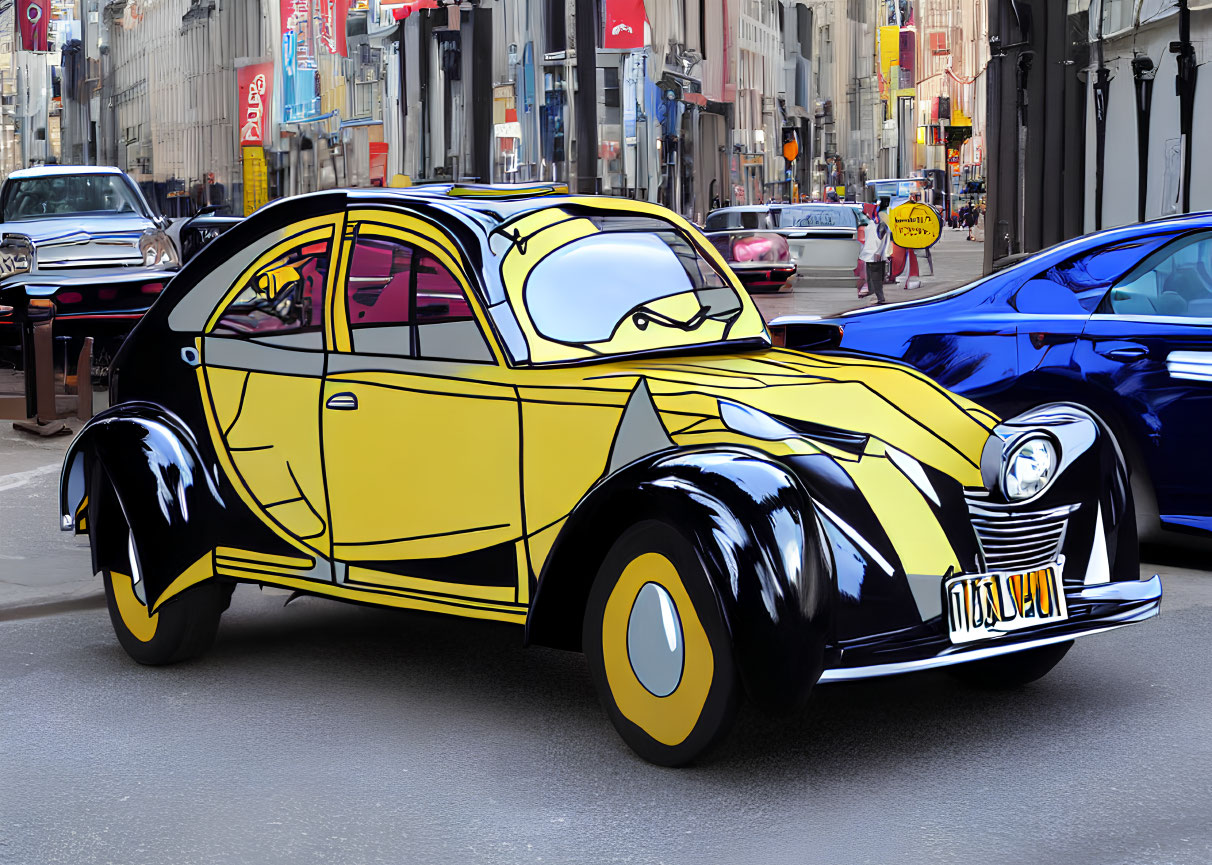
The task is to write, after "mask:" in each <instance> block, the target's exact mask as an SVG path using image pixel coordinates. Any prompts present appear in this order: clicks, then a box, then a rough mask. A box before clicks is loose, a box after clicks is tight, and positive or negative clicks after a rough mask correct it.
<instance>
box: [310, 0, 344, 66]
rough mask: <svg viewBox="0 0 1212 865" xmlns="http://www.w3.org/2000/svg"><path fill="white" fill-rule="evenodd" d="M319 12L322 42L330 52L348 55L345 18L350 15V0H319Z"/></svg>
mask: <svg viewBox="0 0 1212 865" xmlns="http://www.w3.org/2000/svg"><path fill="white" fill-rule="evenodd" d="M319 12H320V15H319V17H318V19H317V20H318V21H319V23H320V44H322V45H323V46H324V47H325V48H327V49H328V53H329V54H340V55H341V56H342V57H348V56H349V47H348V46H347V45H346V43H345V19H346V18H348V17H349V0H319Z"/></svg>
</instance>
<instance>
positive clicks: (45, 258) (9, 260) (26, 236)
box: [0, 165, 180, 278]
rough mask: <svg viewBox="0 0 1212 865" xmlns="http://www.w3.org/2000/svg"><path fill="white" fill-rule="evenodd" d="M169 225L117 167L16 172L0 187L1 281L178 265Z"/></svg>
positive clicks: (69, 167) (44, 167)
mask: <svg viewBox="0 0 1212 865" xmlns="http://www.w3.org/2000/svg"><path fill="white" fill-rule="evenodd" d="M168 224H169V222H168V220H167V219H165V218H164V217H162V216H157V215H156V214H155V213H153V212H152V209H151V208H150V207H149V206H148V203H147V200H146V199H145V198H144V197H143V193H142V192H141V191H140V189H139V187H138V186H136V185H135V184H134V182H133V181H132V180H131V179H130V178H129V177H127V176H126V174H125V173H123V172H122V171H121V170H119V169H117V168H111V167H104V166H94V165H47V166H43V167H40V168H29V169H23V170H21V171H14V172H13V173H12V174H10V175H9V176H8V179H6V180H5V181H4V186H3V187H0V278H3V277H6V276H11V275H13V274H16V273H47V272H60V273H61V272H63V271H65V270H69V269H74V268H98V267H102V268H109V267H156V268H166V267H167V268H175V267H176V266H177V265H178V264H179V263H180V260H179V256H178V254H177V250H176V247H175V246H174V244H173V242H172V240H171V239H170V238H169V236H168V234H167V233H166V229H167V228H168Z"/></svg>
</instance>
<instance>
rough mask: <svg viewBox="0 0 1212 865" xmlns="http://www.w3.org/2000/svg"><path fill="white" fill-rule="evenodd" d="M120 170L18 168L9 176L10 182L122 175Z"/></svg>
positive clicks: (57, 166) (89, 166) (64, 167)
mask: <svg viewBox="0 0 1212 865" xmlns="http://www.w3.org/2000/svg"><path fill="white" fill-rule="evenodd" d="M122 173H124V172H123V171H122V169H121V168H118V167H116V166H113V165H40V166H38V167H37V168H19V169H17V170H16V171H14V172H13V173H12V174H10V175H9V179H10V180H25V179H27V178H30V177H62V176H64V175H69V174H122Z"/></svg>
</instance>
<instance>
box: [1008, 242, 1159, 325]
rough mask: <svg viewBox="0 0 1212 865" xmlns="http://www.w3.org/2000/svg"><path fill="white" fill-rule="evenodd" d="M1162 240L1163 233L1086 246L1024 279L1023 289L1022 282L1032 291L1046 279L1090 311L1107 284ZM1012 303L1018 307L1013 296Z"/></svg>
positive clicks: (1104, 293) (1100, 299) (1095, 305)
mask: <svg viewBox="0 0 1212 865" xmlns="http://www.w3.org/2000/svg"><path fill="white" fill-rule="evenodd" d="M1163 240H1164V238H1163V237H1156V238H1144V239H1140V240H1132V241H1128V242H1125V243H1116V244H1113V245H1112V246H1100V247H1098V248H1096V249H1092V250H1087V251H1085V252H1082V253H1080V254H1079V255H1075V256H1074V257H1072V258H1070V259H1067V260H1065V261H1063V262H1061V263H1060V264H1056V265H1053V266H1052V267H1050V268H1048V269H1047V270H1045V271H1044V272H1043V273H1041V274H1039V276H1037V277H1035V278H1034V279H1032V280H1028V282H1027V283H1026V284H1025V285H1024V290H1026V285H1031V286H1032V291H1038V290H1039V285H1041V284H1044V285H1046V284H1047V283H1046V282H1044V283H1041V282H1040V281H1041V280H1046V281H1047V282H1052V283H1055V284H1056V285H1058V286H1060V287H1061V288H1063V289H1067V290H1068V291H1070V292H1072V294H1073V296H1074V297H1075V298H1077V301H1078V302H1079V303H1080V304H1081V306H1082V308H1083V309H1085V310H1086V311H1087V312H1094V311H1095V310H1096V309H1097V308H1098V306H1099V303H1100V301H1102V300H1103V298H1104V297H1105V295H1106V294H1107V289H1108V288H1109V287H1110V286H1111V284H1112V283H1113V282H1114V281H1115V280H1116V279H1118V278H1119V277H1120V276H1122V275H1123V274H1124V273H1125V272H1126V271H1128V270H1129V269H1130V268H1131V267H1132V266H1133V265H1135V264H1136V263H1137V262H1139V261H1140V260H1141V258H1142V257H1143V256H1145V255H1148V254H1149V251H1150V250H1152V249H1154V248H1156V247H1157V246H1158V245H1159V244H1161V243H1162V242H1163ZM1015 307H1016V308H1017V307H1018V298H1017V297H1016V298H1015Z"/></svg>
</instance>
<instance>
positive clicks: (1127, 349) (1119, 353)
mask: <svg viewBox="0 0 1212 865" xmlns="http://www.w3.org/2000/svg"><path fill="white" fill-rule="evenodd" d="M1094 350H1095V351H1097V352H1098V353H1099V354H1101V355H1102V356H1103V357H1108V358H1110V359H1111V360H1118V361H1129V360H1140V359H1141V358H1142V357H1145V356H1146V355H1148V354H1149V349H1147V348H1145V347H1144V346H1143V345H1136V344H1134V343H1131V342H1108V343H1100V344H1098V345H1097V346H1095V348H1094Z"/></svg>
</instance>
